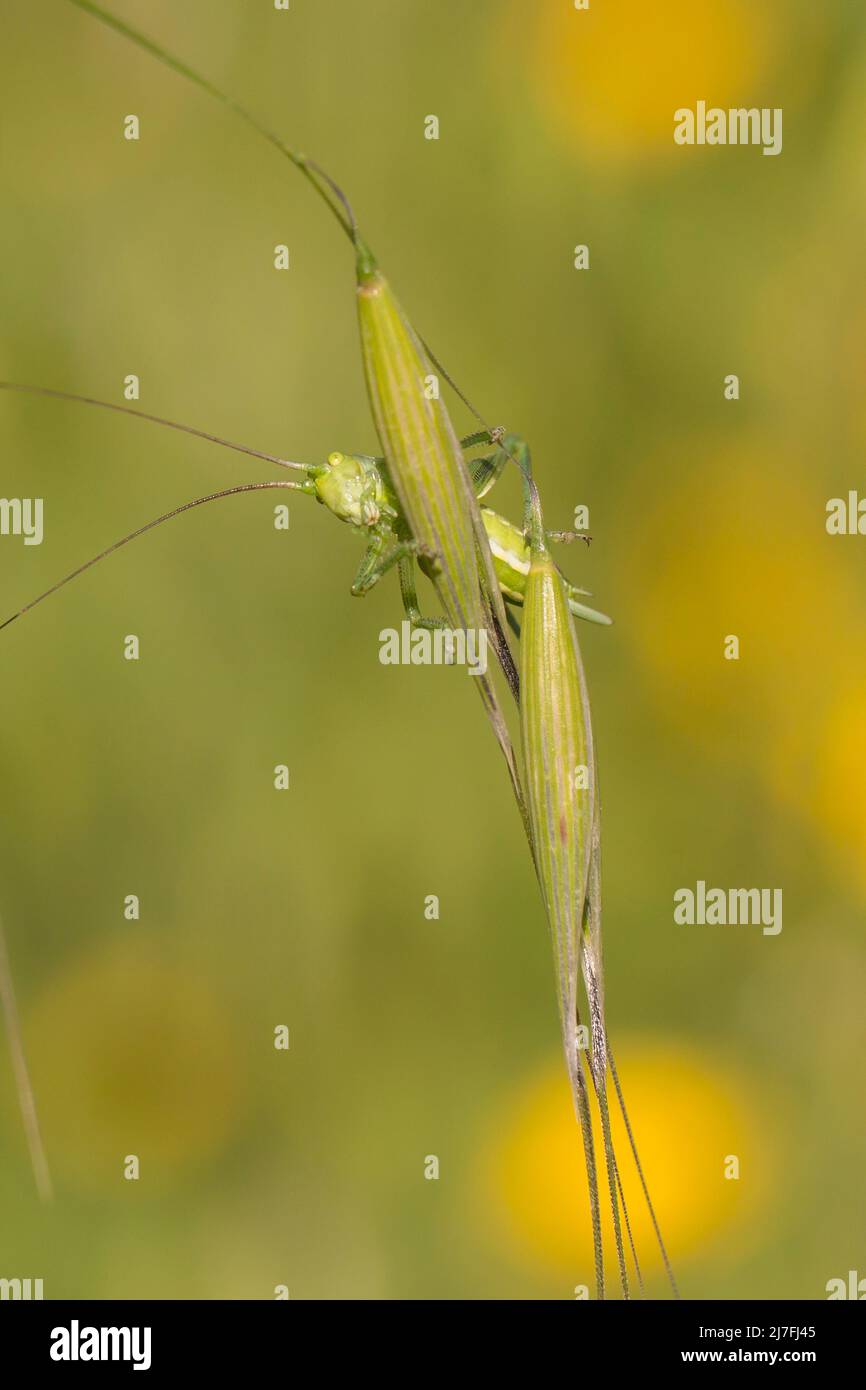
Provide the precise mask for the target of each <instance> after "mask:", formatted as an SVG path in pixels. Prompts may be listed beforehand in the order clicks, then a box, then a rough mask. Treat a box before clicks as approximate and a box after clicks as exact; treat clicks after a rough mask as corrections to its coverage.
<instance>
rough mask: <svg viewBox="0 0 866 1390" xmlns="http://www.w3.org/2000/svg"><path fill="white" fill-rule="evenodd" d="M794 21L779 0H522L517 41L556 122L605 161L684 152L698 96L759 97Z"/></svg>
mask: <svg viewBox="0 0 866 1390" xmlns="http://www.w3.org/2000/svg"><path fill="white" fill-rule="evenodd" d="M783 30H784V26H783V24H782V21H781V19H780V16H779V12H778V9H777V6H776V5H775V3H774V0H762V2H761V3H760V4H756V3H754V0H727V3H726V4H724V5H720V4H718V3H717V0H653V3H652V4H647V3H646V0H616V3H614V4H602V3H597V0H593V2H592V3H591V5H590V7H589V9H588V10H585V11H578V10H575V9H574V7H573V5H572V4H571V3H570V2H569V3H565V0H535V2H534V3H533V4H532V5H527V4H526V3H525V0H516V3H515V4H514V6H513V9H512V11H511V13H510V16H509V24H508V47H509V48H510V49H511V51H512V53H515V52H521V53H525V54H528V64H529V75H530V80H531V83H532V89H533V91H534V93H535V96H536V99H537V100H538V102H539V103H540V105H541V108H542V110H543V111H544V113H545V114H546V116H547V117H548V120H549V122H550V123H551V125H552V127H553V128H554V129H555V130H556V131H558V132H559V133H560V134H561V135H562V136H563V137H564V138H566V139H567V140H569V142H570V143H572V144H575V145H576V146H578V147H579V149H580V151H581V153H582V154H583V155H584V156H586V157H587V158H588V159H592V160H594V161H597V162H599V163H608V162H620V161H623V160H635V159H640V160H642V161H643V160H645V159H646V158H647V157H650V158H658V159H664V158H669V157H671V156H672V155H673V154H674V153H675V152H679V151H678V150H677V147H676V146H675V145H674V141H673V116H674V112H675V111H676V110H677V109H678V108H679V107H681V106H692V107H693V106H694V105H695V103H696V102H697V101H698V100H705V101H708V102H709V103H710V104H711V105H718V106H724V107H727V106H742V105H752V104H754V98H755V96H756V84H757V82H758V81H759V80H760V79H761V77H762V76H763V74H764V73H765V71H766V70H767V68H768V67H769V65H770V62H771V60H772V59H773V57H774V55H775V51H776V49H777V46H778V39H779V37H780V35H781V34H782V33H783Z"/></svg>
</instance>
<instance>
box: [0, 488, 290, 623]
mask: <svg viewBox="0 0 866 1390" xmlns="http://www.w3.org/2000/svg"><path fill="white" fill-rule="evenodd" d="M270 487H283V488H285V487H287V488H291V489H292V490H293V491H294V492H306V491H307V489H306V487H305V486H304V484H303V483H290V482H288V480H283V479H279V480H277V479H274V480H273V481H269V482H265V483H241V484H240V485H239V486H237V487H226V488H223V489H222V490H221V491H220V492H209V493H208V494H207V496H206V497H194V498H193V500H192V501H191V502H184V503H183V505H182V506H180V507H174V508H173V509H172V510H171V511H170V512H163V514H162V516H157V517H154V519H153V521H148V522H146V523H145V525H144V526H139V527H138V528H137V530H135V531H130V533H129V535H128V536H123V537H122V538H121V539H120V540H119V541H115V542H114V544H113V545H110V546H108V548H107V549H106V550H101V551H100V552H99V554H98V555H94V557H93V559H92V560H87V561H86V562H85V563H84V564H83V565H79V566H78V568H77V569H74V570H73V571H72V573H71V574H67V575H66V576H65V577H64V578H63V579H58V581H57V583H56V584H52V585H51V588H50V589H46V590H45V592H44V593H42V594H40V595H39V596H38V598H34V599H31V601H30V603H25V605H24V607H23V608H19V609H18V612H17V613H13V614H12V616H11V618H7V619H6V620H5V622H2V623H0V632H2V631H3V629H4V627H8V626H9V624H10V623H14V621H15V619H16V618H22V617H23V616H24V614H25V613H29V612H30V610H31V608H35V607H36V605H37V604H39V603H42V601H43V599H46V598H50V597H51V595H52V594H56V593H57V590H58V589H62V588H63V587H64V585H66V584H71V583H72V580H73V579H77V578H78V576H79V575H80V574H84V572H85V571H86V570H89V569H91V568H92V567H93V566H94V565H98V564H99V562H100V560H104V559H106V557H107V556H109V555H113V554H114V552H115V550H120V549H121V548H122V547H123V546H125V545H129V542H130V541H134V540H138V537H139V536H143V535H145V533H146V532H147V531H152V530H153V528H154V527H155V526H161V525H162V523H163V522H164V521H171V519H172V517H175V516H180V515H181V513H182V512H188V511H191V509H192V508H193V507H201V506H203V504H204V503H205V502H216V501H218V499H219V498H220V497H233V496H234V495H235V493H238V492H261V491H262V490H263V489H264V488H270Z"/></svg>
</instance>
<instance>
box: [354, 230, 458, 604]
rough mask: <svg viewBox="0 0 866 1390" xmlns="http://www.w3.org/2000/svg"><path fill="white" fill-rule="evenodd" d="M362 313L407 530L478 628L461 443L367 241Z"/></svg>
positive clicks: (361, 266)
mask: <svg viewBox="0 0 866 1390" xmlns="http://www.w3.org/2000/svg"><path fill="white" fill-rule="evenodd" d="M358 319H359V324H360V329H361V353H362V357H363V363H364V374H365V377H366V381H367V390H368V394H369V397H370V405H371V408H372V412H373V419H374V422H375V425H376V430H377V432H378V435H379V439H380V440H381V444H382V452H383V453H384V455H385V462H386V465H387V468H388V473H389V475H390V479H391V482H392V484H393V487H394V490H395V492H396V493H397V496H398V498H399V499H400V505H401V507H402V509H403V513H404V515H405V518H406V521H407V523H408V526H409V529H410V530H411V532H412V535H413V537H414V539H415V540H416V541H417V542H418V543H419V545H421V546H423V547H424V549H425V550H426V551H427V552H428V558H427V559H426V561H425V569H426V571H427V573H429V574H430V577H431V578H433V580H434V582H435V583H436V587H437V589H438V590H439V593H440V597H441V599H442V603H443V606H444V608H445V612H446V615H447V617H448V620H449V622H450V623H451V625H452V626H453V627H464V628H465V627H476V628H480V627H482V626H483V625H484V624H483V618H482V609H481V594H480V587H479V580H478V561H477V557H476V550H475V539H474V528H473V521H472V514H471V510H470V507H469V506H468V505H467V500H466V486H465V482H464V477H463V474H464V473H465V472H466V465H465V463H464V461H463V455H462V453H461V450H460V444H459V441H458V439H457V435H456V433H455V430H454V427H453V425H452V424H451V420H450V417H449V415H448V411H447V410H446V408H445V405H444V403H443V402H442V401H441V400H439V399H437V398H436V391H435V387H434V385H433V378H434V376H435V374H434V373H433V371H432V368H431V365H430V362H429V359H428V358H427V355H426V353H425V352H424V349H423V347H422V345H421V343H420V341H419V339H418V337H417V335H416V333H415V332H414V330H413V328H412V326H411V324H410V323H409V320H408V319H407V317H406V315H405V314H404V313H403V310H402V309H401V308H400V305H399V304H398V302H397V300H396V298H395V296H394V293H393V291H392V290H391V287H390V285H389V284H388V281H387V280H386V279H385V277H384V275H383V274H382V272H381V271H380V270H379V268H378V266H377V265H376V263H375V261H374V259H373V257H372V255H371V253H370V252H369V250H368V249H367V247H366V246H365V245H364V244H363V242H362V243H360V246H359V255H358ZM430 557H435V558H432V560H431V558H430Z"/></svg>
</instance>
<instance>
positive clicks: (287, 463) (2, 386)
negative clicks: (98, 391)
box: [0, 381, 316, 473]
mask: <svg viewBox="0 0 866 1390" xmlns="http://www.w3.org/2000/svg"><path fill="white" fill-rule="evenodd" d="M0 391H26V392H29V393H30V394H31V395H33V396H53V397H54V399H55V400H58V401H76V402H77V403H78V404H79V405H96V406H99V408H100V409H101V410H118V411H120V413H121V415H134V416H135V417H136V419H138V420H147V421H149V422H150V424H152V425H167V426H168V428H169V429H170V430H181V431H182V432H183V433H184V434H194V435H195V436H196V438H197V439H206V440H207V441H208V443H209V444H221V445H222V446H223V448H224V449H234V451H235V453H236V454H249V455H250V457H251V458H254V459H263V460H264V461H265V463H276V464H279V466H280V468H297V469H299V470H300V471H301V472H303V473H311V472H315V471H316V470H315V469H314V468H311V466H310V465H309V464H306V463H293V462H292V460H291V459H284V458H279V457H278V456H277V455H276V454H265V453H262V451H261V449H251V448H250V447H249V446H248V445H246V444H234V443H233V442H232V440H230V439H221V438H220V436H219V435H218V434H209V433H208V431H207V430H199V429H196V428H195V426H193V425H181V424H179V423H178V422H177V420H166V419H164V417H163V416H162V415H149V414H148V412H147V411H146V410H136V409H135V408H134V407H133V406H131V405H118V404H117V402H116V401H99V400H97V399H96V398H95V397H94V396H78V395H76V394H75V392H74V391H57V390H54V389H53V388H52V387H50V386H28V385H25V384H24V383H23V382H19V381H0Z"/></svg>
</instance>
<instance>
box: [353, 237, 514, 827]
mask: <svg viewBox="0 0 866 1390" xmlns="http://www.w3.org/2000/svg"><path fill="white" fill-rule="evenodd" d="M357 271H358V322H359V327H360V334H361V356H362V360H363V364H364V375H365V379H366V382H367V392H368V395H369V399H370V407H371V410H372V414H373V420H374V423H375V425H376V430H377V433H378V435H379V439H380V442H381V446H382V452H383V454H384V456H385V466H386V469H387V473H388V478H389V481H390V483H391V485H392V486H393V488H394V491H395V492H396V494H397V497H398V498H399V500H400V506H401V508H402V511H403V514H404V516H405V518H406V521H407V523H408V526H409V529H410V531H411V533H412V536H413V537H414V539H415V541H416V542H417V543H418V545H419V547H421V550H420V555H419V564H420V565H421V568H422V569H423V570H424V572H425V573H426V574H427V575H428V577H429V578H430V579H431V580H432V581H433V583H434V585H435V587H436V591H437V593H438V595H439V599H440V602H441V604H442V607H443V610H444V612H445V615H446V618H447V620H448V623H449V624H450V625H451V627H454V628H463V629H474V630H476V631H481V630H485V631H486V632H487V633H488V638H489V640H490V641H491V644H492V645H493V648H494V650H495V651H496V652H497V655H498V656H499V658H500V661H501V662H510V660H511V657H510V652H508V648H507V644H505V639H504V637H502V628H503V627H504V623H505V612H504V608H503V604H502V598H501V595H500V591H499V583H498V580H497V577H496V574H495V571H494V569H493V559H492V556H491V553H490V546H489V542H488V539H487V533H486V531H485V529H484V521H483V518H482V515H481V509H480V507H479V505H478V501H477V498H476V496H475V491H474V488H473V486H472V479H471V477H470V475H469V470H468V468H467V467H466V463H465V460H464V458H463V453H462V450H461V448H460V442H459V440H458V438H457V434H456V431H455V429H454V426H453V425H452V423H451V419H450V416H449V414H448V411H447V409H446V407H445V404H444V402H443V401H442V400H441V399H437V398H436V397H435V396H431V393H430V392H429V391H428V390H427V388H426V383H427V379H428V378H429V377H430V376H431V375H435V373H433V372H432V369H431V364H430V361H429V358H428V357H427V354H426V353H425V351H424V348H423V346H422V344H421V342H420V340H419V338H418V336H417V334H416V333H415V332H414V330H413V328H412V325H411V324H410V322H409V320H408V318H407V317H406V315H405V313H404V312H403V310H402V309H401V307H400V305H399V303H398V302H397V299H396V298H395V296H394V293H393V291H392V290H391V287H390V285H389V284H388V281H387V280H386V279H385V277H384V275H383V274H382V272H381V271H380V270H379V268H378V265H377V264H376V261H375V258H374V257H373V255H372V253H371V252H370V250H369V248H368V247H367V246H366V245H365V244H364V243H363V241H361V240H360V239H359V242H358V264H357ZM479 537H480V538H481V539H478V538H479ZM503 648H504V650H503ZM473 679H474V680H476V682H477V684H478V687H479V692H480V694H481V698H482V700H483V702H484V706H485V709H486V711H487V714H488V717H489V719H490V722H491V723H492V725H493V728H494V732H495V734H496V737H497V739H498V741H499V744H500V747H501V749H502V752H503V754H504V756H505V760H506V763H507V766H508V771H509V775H510V777H511V783H512V787H513V789H514V794H515V797H516V798H517V804H518V807H519V809H520V812H521V816H522V818H523V823H524V828H525V830H526V833H527V838H528V839H529V844H530V849H532V839H531V834H530V829H529V819H528V815H527V812H526V807H525V801H524V796H523V789H522V785H521V780H520V773H519V769H518V765H517V758H516V755H515V752H514V748H513V745H512V743H511V738H510V736H509V733H508V726H507V724H506V721H505V715H504V713H503V711H502V707H501V704H500V701H499V697H498V694H497V692H496V687H495V686H494V684H493V681H492V680H491V679H490V676H489V675H486V674H485V675H481V676H477V677H473ZM512 688H514V689H515V693H516V681H515V682H514V683H513V687H512Z"/></svg>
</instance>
